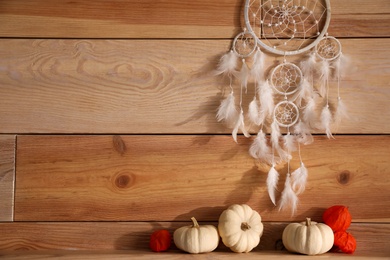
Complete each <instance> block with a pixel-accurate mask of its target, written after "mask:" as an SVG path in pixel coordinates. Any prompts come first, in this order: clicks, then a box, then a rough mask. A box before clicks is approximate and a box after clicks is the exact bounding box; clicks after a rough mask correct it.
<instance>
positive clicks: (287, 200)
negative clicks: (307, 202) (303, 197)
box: [279, 174, 298, 215]
mask: <svg viewBox="0 0 390 260" xmlns="http://www.w3.org/2000/svg"><path fill="white" fill-rule="evenodd" d="M297 205H298V197H297V195H296V194H295V192H294V190H293V189H292V186H291V176H290V174H287V177H286V181H285V183H284V189H283V192H282V196H281V198H280V202H279V211H280V210H284V209H286V208H291V213H292V214H291V215H294V214H295V212H296V209H297Z"/></svg>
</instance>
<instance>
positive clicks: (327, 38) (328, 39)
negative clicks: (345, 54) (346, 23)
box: [315, 36, 341, 61]
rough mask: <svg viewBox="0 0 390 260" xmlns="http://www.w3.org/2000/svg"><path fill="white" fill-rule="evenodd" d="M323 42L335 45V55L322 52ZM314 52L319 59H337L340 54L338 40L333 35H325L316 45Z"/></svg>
mask: <svg viewBox="0 0 390 260" xmlns="http://www.w3.org/2000/svg"><path fill="white" fill-rule="evenodd" d="M324 42H331V44H330V46H332V45H333V46H335V47H336V49H337V52H336V54H335V55H332V56H328V55H326V54H324V53H323V51H322V50H323V49H321V48H322V46H323V45H324V44H323V43H324ZM315 50H316V54H317V55H318V57H320V58H321V59H323V60H327V61H333V60H335V59H337V58H338V57H340V55H341V43H340V41H339V40H337V39H336V38H335V37H333V36H325V37H324V38H322V39H321V40H320V41H319V42H318V44H317V45H316V48H315Z"/></svg>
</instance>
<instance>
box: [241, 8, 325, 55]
mask: <svg viewBox="0 0 390 260" xmlns="http://www.w3.org/2000/svg"><path fill="white" fill-rule="evenodd" d="M330 16H331V9H330V0H306V1H293V0H267V1H260V0H246V1H245V9H244V19H245V25H246V28H247V29H248V31H249V32H251V33H253V34H254V35H255V36H256V41H257V43H258V44H259V45H260V46H261V47H263V48H264V49H266V50H267V51H269V52H271V53H274V54H278V55H286V56H287V55H296V54H299V53H303V52H306V51H307V50H309V49H311V48H312V47H314V46H315V45H316V44H317V43H318V42H319V41H320V40H321V39H322V38H323V36H324V35H325V33H326V31H327V30H328V27H329V23H330Z"/></svg>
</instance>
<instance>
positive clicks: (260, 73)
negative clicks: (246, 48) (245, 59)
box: [251, 48, 265, 81]
mask: <svg viewBox="0 0 390 260" xmlns="http://www.w3.org/2000/svg"><path fill="white" fill-rule="evenodd" d="M264 63H265V55H264V53H263V52H262V51H261V50H260V48H257V50H256V52H255V54H254V56H253V65H252V69H251V75H252V77H253V78H254V79H255V80H256V81H262V80H263V78H264Z"/></svg>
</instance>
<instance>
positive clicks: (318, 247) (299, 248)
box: [282, 218, 334, 255]
mask: <svg viewBox="0 0 390 260" xmlns="http://www.w3.org/2000/svg"><path fill="white" fill-rule="evenodd" d="M282 240H283V245H284V247H285V248H286V249H287V250H288V251H290V252H293V253H301V254H305V255H318V254H323V253H326V252H328V251H329V250H330V249H331V248H332V246H333V241H334V235H333V231H332V229H331V228H330V227H329V226H328V225H326V224H323V223H317V222H314V221H311V220H310V218H307V219H306V221H305V222H301V223H291V224H288V225H287V227H286V228H285V229H284V230H283V236H282Z"/></svg>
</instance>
